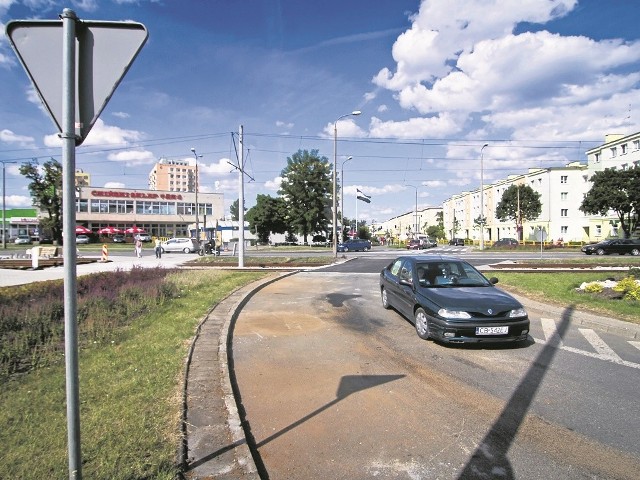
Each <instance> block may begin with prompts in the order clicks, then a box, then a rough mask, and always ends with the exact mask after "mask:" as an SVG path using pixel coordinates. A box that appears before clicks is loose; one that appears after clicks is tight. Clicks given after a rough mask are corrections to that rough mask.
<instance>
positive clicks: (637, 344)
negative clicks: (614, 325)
mask: <svg viewBox="0 0 640 480" xmlns="http://www.w3.org/2000/svg"><path fill="white" fill-rule="evenodd" d="M629 343H630V344H631V345H633V346H634V347H636V348H637V349H638V350H640V342H634V341H633V340H629Z"/></svg>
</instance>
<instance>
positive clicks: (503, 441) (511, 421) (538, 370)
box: [458, 307, 574, 480]
mask: <svg viewBox="0 0 640 480" xmlns="http://www.w3.org/2000/svg"><path fill="white" fill-rule="evenodd" d="M573 311H574V307H569V308H567V309H566V310H565V311H564V313H563V315H562V320H561V321H560V325H559V326H558V329H557V330H556V332H555V334H554V336H553V337H552V338H551V339H549V341H548V342H547V343H546V344H545V346H544V347H543V348H542V351H541V352H540V354H539V355H538V356H537V357H536V359H535V360H534V362H533V364H532V365H531V367H530V368H529V370H528V371H527V374H526V375H525V376H524V377H523V379H522V381H521V382H520V384H519V385H518V387H517V388H516V390H515V391H514V392H513V395H511V398H510V399H509V401H508V402H507V404H506V405H505V407H504V409H503V410H502V412H501V413H500V416H499V417H498V419H497V420H496V422H495V423H494V424H493V426H492V427H491V429H490V430H489V432H487V434H486V435H485V437H484V438H483V439H482V441H481V442H480V445H478V448H476V451H475V452H474V453H473V456H472V457H471V459H470V460H469V462H467V464H466V465H465V467H464V469H463V470H462V472H461V473H460V475H459V476H458V479H460V480H467V479H504V480H513V479H514V478H515V476H514V474H513V469H512V468H511V463H510V462H509V459H508V458H507V453H508V451H509V447H510V446H511V444H512V443H513V441H514V439H515V437H516V435H517V433H518V429H519V428H520V425H521V424H522V422H523V421H524V419H525V417H526V415H527V412H528V411H529V408H530V406H531V403H532V402H533V399H534V398H535V395H536V392H537V391H538V388H539V387H540V384H541V383H542V380H543V378H544V376H545V374H546V372H547V370H548V369H549V367H550V366H551V363H552V362H553V357H554V356H555V354H556V352H557V345H558V342H559V341H561V340H562V339H563V337H564V335H565V333H566V332H567V329H568V328H569V324H570V323H571V316H572V315H573Z"/></svg>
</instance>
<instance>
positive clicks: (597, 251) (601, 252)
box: [596, 248, 604, 255]
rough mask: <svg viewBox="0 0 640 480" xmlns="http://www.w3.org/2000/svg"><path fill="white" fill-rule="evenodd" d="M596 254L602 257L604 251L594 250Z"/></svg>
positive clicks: (600, 249)
mask: <svg viewBox="0 0 640 480" xmlns="http://www.w3.org/2000/svg"><path fill="white" fill-rule="evenodd" d="M596 253H597V254H598V255H604V250H603V249H602V248H599V249H598V250H596Z"/></svg>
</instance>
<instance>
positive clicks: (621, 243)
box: [581, 238, 640, 256]
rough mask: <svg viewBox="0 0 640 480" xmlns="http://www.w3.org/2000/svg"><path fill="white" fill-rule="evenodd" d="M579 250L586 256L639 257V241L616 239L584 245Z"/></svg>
mask: <svg viewBox="0 0 640 480" xmlns="http://www.w3.org/2000/svg"><path fill="white" fill-rule="evenodd" d="M581 250H582V251H583V252H584V253H586V254H587V255H592V254H594V253H595V254H596V255H611V254H618V255H625V254H630V255H634V256H638V255H640V239H631V238H616V239H612V240H604V241H602V242H598V243H591V244H589V245H585V246H583V247H582V248H581Z"/></svg>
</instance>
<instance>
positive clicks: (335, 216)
mask: <svg viewBox="0 0 640 480" xmlns="http://www.w3.org/2000/svg"><path fill="white" fill-rule="evenodd" d="M361 113H362V112H361V111H360V110H354V111H353V112H351V113H345V114H344V115H341V116H339V117H338V118H337V119H336V121H335V122H333V212H332V217H333V218H332V220H333V235H332V236H333V257H334V258H336V257H337V256H338V229H337V228H336V224H337V223H338V205H337V204H338V202H337V200H338V199H337V198H336V197H337V194H338V192H337V182H338V181H337V179H336V177H337V170H338V120H340V119H341V118H344V117H348V116H351V115H353V116H356V115H360V114H361Z"/></svg>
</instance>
